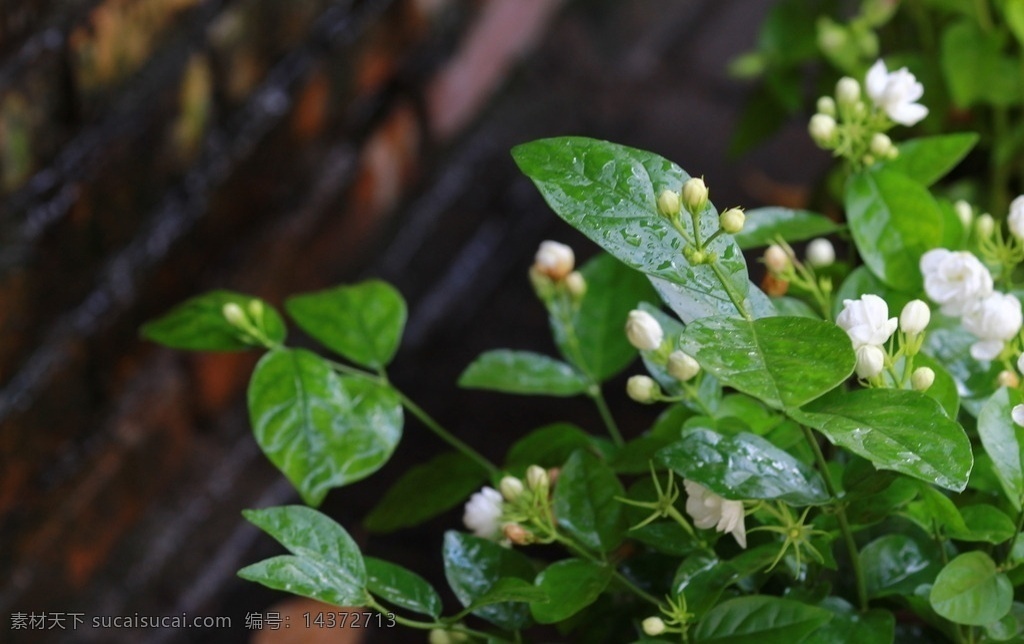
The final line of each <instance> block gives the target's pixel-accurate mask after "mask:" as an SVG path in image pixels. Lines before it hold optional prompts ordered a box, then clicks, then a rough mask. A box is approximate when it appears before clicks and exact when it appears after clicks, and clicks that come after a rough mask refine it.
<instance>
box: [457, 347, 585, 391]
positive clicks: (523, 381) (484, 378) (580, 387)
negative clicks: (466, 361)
mask: <svg viewBox="0 0 1024 644" xmlns="http://www.w3.org/2000/svg"><path fill="white" fill-rule="evenodd" d="M459 386H460V387H464V388H466V389H491V390H494V391H503V392H505V393H509V394H529V395H536V396H575V395H577V394H581V393H583V392H584V391H586V389H587V381H586V380H585V379H584V378H583V377H582V376H581V375H580V374H578V373H577V372H576V370H575V369H573V368H572V367H571V366H569V365H567V364H565V363H564V362H561V361H559V360H555V359H554V358H549V357H547V356H545V355H541V354H539V353H533V352H531V351H510V350H508V349H498V350H496V351H488V352H487V353H484V354H483V355H481V356H480V357H478V358H477V359H476V360H474V361H473V363H472V364H470V365H469V366H468V367H466V370H465V371H463V372H462V375H461V376H459Z"/></svg>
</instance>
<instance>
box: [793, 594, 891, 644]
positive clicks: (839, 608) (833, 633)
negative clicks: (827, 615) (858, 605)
mask: <svg viewBox="0 0 1024 644" xmlns="http://www.w3.org/2000/svg"><path fill="white" fill-rule="evenodd" d="M820 606H821V607H822V608H826V609H828V610H829V611H831V612H832V619H830V620H829V621H828V623H826V624H825V625H824V626H822V627H821V628H819V629H818V630H816V631H814V632H813V633H811V635H810V636H809V637H808V638H806V639H804V640H802V644H892V641H893V639H894V638H895V630H896V617H895V616H894V615H893V614H892V613H890V612H889V611H887V610H882V609H880V608H875V609H872V610H869V611H868V612H866V613H860V612H858V611H857V610H856V609H855V608H854V607H853V606H851V605H850V604H849V603H848V602H846V601H844V600H843V599H841V598H839V597H834V596H833V597H827V598H825V601H823V602H822V603H821V604H820Z"/></svg>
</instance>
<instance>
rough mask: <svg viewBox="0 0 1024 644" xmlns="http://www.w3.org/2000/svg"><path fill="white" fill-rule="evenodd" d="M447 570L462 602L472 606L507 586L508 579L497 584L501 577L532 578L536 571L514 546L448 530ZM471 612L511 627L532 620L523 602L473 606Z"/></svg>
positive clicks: (446, 542)
mask: <svg viewBox="0 0 1024 644" xmlns="http://www.w3.org/2000/svg"><path fill="white" fill-rule="evenodd" d="M444 574H445V578H447V579H448V585H449V586H451V588H452V590H453V591H454V592H455V596H456V597H457V598H458V599H459V601H460V602H462V605H463V606H467V607H470V606H472V605H473V602H475V601H478V600H480V599H481V598H486V597H487V593H488V592H489V591H490V590H492V589H495V587H497V588H496V590H497V591H503V590H506V589H507V588H506V584H507V583H508V582H503V583H502V584H501V585H498V582H499V580H500V579H503V578H507V577H515V578H517V579H522V580H524V581H527V582H530V581H531V580H532V579H533V575H534V572H533V566H532V565H531V564H530V560H529V559H527V558H526V557H524V556H523V555H522V554H521V553H519V552H517V551H515V550H511V549H508V548H502V547H501V546H499V545H498V544H496V543H494V542H493V541H488V540H487V539H481V538H479V537H474V536H473V535H469V534H462V533H460V532H455V531H454V530H449V531H448V532H446V533H445V535H444ZM530 586H531V589H533V587H532V584H530ZM492 597H493V595H492ZM527 601H529V600H527ZM472 612H473V614H474V615H477V616H478V617H482V618H484V619H486V620H487V621H489V622H491V623H492V624H495V625H497V626H500V627H501V628H504V629H508V630H516V629H520V628H525V627H527V626H529V625H530V623H531V619H530V609H529V607H528V606H527V605H525V604H522V603H515V602H505V603H499V604H491V605H489V606H483V607H480V608H476V607H474V608H473V611H472Z"/></svg>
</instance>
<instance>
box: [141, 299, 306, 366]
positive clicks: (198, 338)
mask: <svg viewBox="0 0 1024 644" xmlns="http://www.w3.org/2000/svg"><path fill="white" fill-rule="evenodd" d="M253 302H258V303H259V304H258V306H259V308H260V311H261V313H262V322H263V324H262V328H263V331H264V333H266V335H267V337H268V339H270V341H271V342H276V343H278V344H280V343H282V342H284V338H285V333H286V331H285V327H284V320H282V319H281V316H280V315H279V314H278V313H277V311H276V310H275V309H274V307H272V306H270V305H269V304H267V303H266V302H264V301H263V300H260V299H258V298H254V297H249V296H248V295H243V294H241V293H234V292H231V291H211V292H209V293H205V294H203V295H199V296H196V297H193V298H192V299H190V300H187V301H185V302H183V303H181V304H179V305H178V306H176V307H174V308H173V309H171V310H170V311H169V312H168V313H167V314H166V315H164V316H163V317H160V318H157V319H156V320H151V321H149V322H147V323H145V324H144V325H142V329H141V330H140V333H141V334H142V337H144V338H146V339H147V340H152V341H153V342H158V343H160V344H162V345H164V346H167V347H171V348H172V349H183V350H186V351H244V350H246V349H251V348H253V347H255V346H262V345H260V343H258V342H256V341H255V340H249V341H246V340H243V339H242V335H241V332H240V331H239V329H238V328H236V327H234V326H232V325H231V324H229V323H228V321H227V319H226V318H225V317H224V305H225V304H229V303H230V304H237V305H238V306H240V307H242V309H243V310H245V311H248V309H249V307H250V306H251V305H252V303H253Z"/></svg>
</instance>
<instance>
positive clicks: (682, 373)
mask: <svg viewBox="0 0 1024 644" xmlns="http://www.w3.org/2000/svg"><path fill="white" fill-rule="evenodd" d="M666 370H667V371H668V374H669V375H670V376H672V377H673V378H675V379H676V380H678V381H680V382H687V381H689V380H692V379H693V377H694V376H696V375H697V374H698V373H700V365H699V364H698V363H697V361H696V360H694V359H693V358H691V357H690V356H689V355H687V354H685V353H683V352H682V351H678V350H677V351H673V352H672V353H670V354H668V366H667V367H666Z"/></svg>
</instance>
